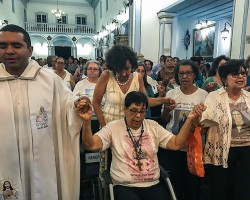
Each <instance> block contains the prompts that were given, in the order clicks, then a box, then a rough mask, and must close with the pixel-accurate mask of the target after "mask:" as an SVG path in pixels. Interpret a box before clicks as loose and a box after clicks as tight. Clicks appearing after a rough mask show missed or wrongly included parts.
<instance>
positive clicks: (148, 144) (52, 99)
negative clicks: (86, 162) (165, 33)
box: [0, 25, 250, 200]
mask: <svg viewBox="0 0 250 200" xmlns="http://www.w3.org/2000/svg"><path fill="white" fill-rule="evenodd" d="M31 56H32V46H31V41H30V37H29V35H28V33H27V32H26V31H25V30H24V29H23V28H21V27H19V26H17V25H6V26H5V27H3V28H2V29H1V30H0V93H1V102H2V103H1V104H0V111H1V115H0V122H1V129H0V135H1V140H2V141H4V142H3V143H2V144H1V145H0V154H1V155H2V156H1V158H2V160H1V167H0V180H1V181H2V182H1V184H2V188H3V191H0V199H25V200H30V199H52V200H54V199H55V200H59V199H60V200H61V199H62V200H64V199H65V200H68V199H74V200H77V199H79V189H80V187H79V185H80V158H79V139H80V134H82V143H83V146H84V148H85V149H87V150H90V151H101V152H105V150H106V149H108V148H110V149H111V151H112V164H111V177H112V180H113V182H114V184H115V186H114V194H115V199H117V200H123V199H124V200H125V199H126V200H127V199H132V200H147V199H150V200H151V199H154V198H155V199H159V200H160V199H166V196H168V195H167V191H166V188H165V187H163V186H162V185H161V183H160V182H159V162H158V159H157V152H158V148H159V147H161V148H165V149H167V150H166V151H165V153H166V155H167V158H168V160H167V161H166V162H167V163H168V164H169V169H167V170H170V172H171V181H172V183H173V187H174V191H175V193H176V196H177V199H178V200H200V196H201V191H200V190H201V183H202V181H204V177H199V176H197V175H195V174H193V173H191V172H190V171H189V168H188V164H187V148H186V143H187V142H186V139H187V137H188V136H189V135H190V134H193V132H194V130H195V128H197V127H199V129H200V130H201V131H200V135H201V136H202V141H203V143H201V144H200V145H202V148H203V156H202V157H203V163H204V168H205V178H207V176H209V177H208V180H209V184H210V187H211V188H210V193H211V194H210V197H211V200H238V199H241V200H249V199H250V192H249V190H248V188H249V187H250V171H249V170H248V167H249V166H250V114H249V113H250V93H249V88H250V70H248V69H249V67H250V57H248V58H246V60H243V59H230V58H228V57H227V56H225V55H220V56H218V57H217V58H215V59H214V61H213V62H212V63H211V66H210V64H209V63H206V62H205V59H204V58H202V57H191V58H190V59H188V60H180V59H179V58H178V57H171V56H169V55H168V56H165V55H162V56H161V57H160V59H159V63H158V64H156V65H154V64H153V62H152V61H151V60H149V59H145V60H144V62H139V63H138V61H137V57H136V53H135V52H134V51H133V49H131V48H129V47H126V46H121V45H114V46H113V47H112V48H111V49H110V50H109V51H108V52H107V54H106V55H105V60H104V59H103V58H102V57H98V58H96V60H87V59H83V58H79V59H76V58H74V57H72V56H71V57H69V58H68V59H67V60H65V59H64V58H62V57H58V56H48V58H47V59H46V62H44V61H43V62H40V60H39V62H37V61H35V60H34V59H35V58H34V57H33V58H32V59H30V57H31ZM154 117H158V118H161V119H162V120H163V121H164V122H165V123H166V126H165V127H162V126H160V125H159V124H158V123H157V122H155V121H153V120H151V118H154ZM91 119H97V120H98V121H99V123H100V130H99V131H98V132H97V133H96V134H94V135H93V134H92V131H91ZM81 129H82V131H81ZM9 152H11V156H6V155H7V153H9ZM101 158H102V162H101V163H102V165H101V167H102V169H105V168H106V167H107V166H106V162H105V159H106V158H107V154H105V153H103V156H101ZM101 172H102V170H101ZM6 195H8V197H9V198H6Z"/></svg>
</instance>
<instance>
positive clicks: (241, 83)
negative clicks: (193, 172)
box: [197, 60, 250, 200]
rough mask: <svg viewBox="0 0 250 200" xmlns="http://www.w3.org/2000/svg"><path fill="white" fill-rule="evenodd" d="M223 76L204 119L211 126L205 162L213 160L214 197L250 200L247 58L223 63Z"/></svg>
mask: <svg viewBox="0 0 250 200" xmlns="http://www.w3.org/2000/svg"><path fill="white" fill-rule="evenodd" d="M219 76H220V77H221V81H222V83H223V87H222V88H220V89H219V90H216V91H214V92H211V93H209V95H208V96H207V98H206V101H205V106H206V107H207V109H206V110H205V111H204V113H203V114H202V119H201V125H202V126H203V127H208V128H209V130H208V134H207V141H206V145H205V149H204V162H205V163H206V164H211V166H210V181H211V199H213V200H239V199H241V200H249V199H250V190H249V188H250V170H249V167H250V93H249V92H247V91H245V90H244V89H243V88H244V87H245V85H246V77H247V72H246V67H245V66H244V64H243V60H230V61H227V62H226V63H225V64H223V65H221V66H220V67H219ZM197 109H199V106H197ZM211 130H212V131H211Z"/></svg>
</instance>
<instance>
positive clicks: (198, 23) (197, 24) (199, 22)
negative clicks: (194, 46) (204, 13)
mask: <svg viewBox="0 0 250 200" xmlns="http://www.w3.org/2000/svg"><path fill="white" fill-rule="evenodd" d="M201 27H202V23H201V21H200V20H198V22H197V23H196V29H201Z"/></svg>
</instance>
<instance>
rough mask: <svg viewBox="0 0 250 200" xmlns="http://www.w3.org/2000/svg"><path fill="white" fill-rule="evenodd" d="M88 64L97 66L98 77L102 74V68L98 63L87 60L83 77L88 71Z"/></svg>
mask: <svg viewBox="0 0 250 200" xmlns="http://www.w3.org/2000/svg"><path fill="white" fill-rule="evenodd" d="M90 63H95V64H97V66H98V69H99V76H100V75H101V73H102V67H101V65H100V62H98V61H97V60H89V61H88V62H86V71H85V73H84V75H87V69H88V67H89V64H90Z"/></svg>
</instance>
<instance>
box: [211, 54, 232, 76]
mask: <svg viewBox="0 0 250 200" xmlns="http://www.w3.org/2000/svg"><path fill="white" fill-rule="evenodd" d="M222 60H225V61H228V60H229V58H228V57H227V56H225V55H220V56H218V57H217V58H215V59H214V61H213V63H212V67H211V69H210V71H209V76H215V74H216V71H217V70H218V67H219V63H220V61H222Z"/></svg>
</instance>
